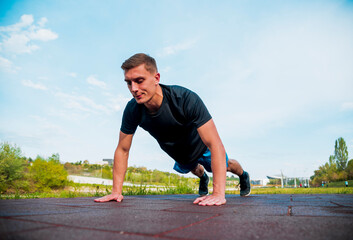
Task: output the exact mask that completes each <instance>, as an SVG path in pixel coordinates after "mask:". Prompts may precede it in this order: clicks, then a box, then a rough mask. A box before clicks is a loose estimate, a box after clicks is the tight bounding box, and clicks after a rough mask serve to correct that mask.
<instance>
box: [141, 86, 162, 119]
mask: <svg viewBox="0 0 353 240" xmlns="http://www.w3.org/2000/svg"><path fill="white" fill-rule="evenodd" d="M162 102H163V91H162V88H161V86H160V85H158V86H157V89H156V93H155V94H154V96H153V97H152V99H151V100H150V101H148V102H146V103H145V104H144V105H145V107H146V108H147V110H148V112H149V113H151V114H154V113H156V112H157V111H158V110H159V108H160V107H161V106H162Z"/></svg>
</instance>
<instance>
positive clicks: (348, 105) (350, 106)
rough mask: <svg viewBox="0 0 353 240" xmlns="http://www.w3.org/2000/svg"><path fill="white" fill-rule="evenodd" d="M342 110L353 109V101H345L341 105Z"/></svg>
mask: <svg viewBox="0 0 353 240" xmlns="http://www.w3.org/2000/svg"><path fill="white" fill-rule="evenodd" d="M341 110H342V111H351V110H353V102H345V103H343V104H342V106H341Z"/></svg>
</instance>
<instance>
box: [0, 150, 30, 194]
mask: <svg viewBox="0 0 353 240" xmlns="http://www.w3.org/2000/svg"><path fill="white" fill-rule="evenodd" d="M24 165H25V158H23V157H22V153H21V149H20V148H18V147H16V146H11V145H10V144H9V143H1V145H0V192H5V191H6V190H7V189H8V188H9V187H11V186H14V185H15V181H16V180H19V179H21V178H22V177H23V175H24V171H23V168H24Z"/></svg>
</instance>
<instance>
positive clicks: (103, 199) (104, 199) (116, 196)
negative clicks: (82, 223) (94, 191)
mask: <svg viewBox="0 0 353 240" xmlns="http://www.w3.org/2000/svg"><path fill="white" fill-rule="evenodd" d="M123 199H124V196H123V195H121V194H118V193H112V194H109V195H107V196H104V197H101V198H97V199H94V201H95V202H109V201H113V200H114V201H117V202H122V201H123Z"/></svg>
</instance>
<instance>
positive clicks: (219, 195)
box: [194, 119, 227, 206]
mask: <svg viewBox="0 0 353 240" xmlns="http://www.w3.org/2000/svg"><path fill="white" fill-rule="evenodd" d="M197 131H198V133H199V135H200V137H201V139H202V141H203V143H204V144H205V145H206V146H207V147H208V148H209V150H210V151H211V167H212V172H213V193H212V195H209V196H204V197H199V198H197V199H196V200H195V201H194V203H198V204H199V205H202V206H206V205H222V204H225V203H226V199H225V188H226V177H227V176H226V174H227V166H226V152H225V149H224V147H223V144H222V141H221V138H220V137H219V135H218V132H217V129H216V126H215V124H214V122H213V120H212V119H211V120H209V121H208V122H207V123H205V124H204V125H202V126H201V127H199V128H198V129H197Z"/></svg>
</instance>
